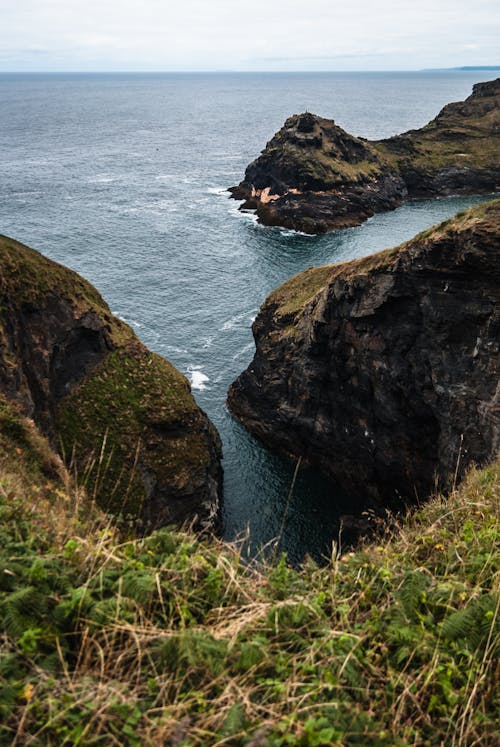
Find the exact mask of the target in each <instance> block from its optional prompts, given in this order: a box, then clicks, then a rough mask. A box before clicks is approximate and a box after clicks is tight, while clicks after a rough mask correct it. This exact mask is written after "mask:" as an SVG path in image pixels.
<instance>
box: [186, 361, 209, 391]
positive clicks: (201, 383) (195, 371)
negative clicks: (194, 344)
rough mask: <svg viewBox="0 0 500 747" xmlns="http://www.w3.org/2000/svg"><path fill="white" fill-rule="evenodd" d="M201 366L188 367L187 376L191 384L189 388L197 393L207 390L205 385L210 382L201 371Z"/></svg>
mask: <svg viewBox="0 0 500 747" xmlns="http://www.w3.org/2000/svg"><path fill="white" fill-rule="evenodd" d="M201 369H202V366H188V367H187V376H188V379H189V380H190V382H191V387H192V388H193V389H196V390H197V391H199V392H202V391H203V390H204V389H206V388H207V386H206V383H207V381H210V379H209V378H208V376H207V375H206V374H204V373H203V371H202V370H201Z"/></svg>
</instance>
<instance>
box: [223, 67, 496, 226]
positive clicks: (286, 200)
mask: <svg viewBox="0 0 500 747" xmlns="http://www.w3.org/2000/svg"><path fill="white" fill-rule="evenodd" d="M498 188H500V78H497V79H496V80H493V81H489V82H486V83H478V84H476V85H475V86H474V88H473V92H472V94H471V95H470V96H469V98H467V99H466V100H465V101H463V102H459V103H453V104H448V105H447V106H445V107H444V108H443V109H442V111H441V112H440V113H439V114H438V116H437V117H436V118H435V119H433V120H432V122H430V123H429V124H427V125H426V126H425V127H422V128H421V129H419V130H411V131H409V132H406V133H404V134H402V135H398V136H395V137H392V138H388V139H386V140H378V141H368V140H365V139H363V138H359V137H354V136H353V135H350V134H349V133H347V132H345V130H343V129H342V128H341V127H339V126H338V125H336V124H335V122H334V121H333V120H329V119H324V118H323V117H318V116H316V115H314V114H311V113H308V112H306V113H304V114H300V115H294V116H292V117H290V118H289V119H287V120H286V122H285V124H284V126H283V127H282V129H281V130H280V131H279V132H278V133H276V135H275V136H274V137H273V138H272V140H271V141H270V142H269V143H268V144H267V145H266V147H265V149H264V150H263V151H262V154H261V155H260V156H259V157H258V158H257V159H256V160H255V161H253V163H251V164H250V165H249V166H248V167H247V169H246V172H245V178H244V180H243V181H242V182H241V183H240V184H239V185H238V186H237V187H232V188H231V189H230V191H231V193H232V196H233V197H234V198H235V199H239V200H244V203H243V205H242V209H255V210H256V211H257V215H258V219H259V221H260V222H261V223H264V224H266V225H280V226H286V227H288V228H293V229H296V230H300V231H305V232H307V233H323V232H325V231H329V230H332V229H334V228H340V227H345V226H355V225H358V224H359V223H362V222H363V221H364V220H366V218H368V217H369V216H371V215H373V214H374V213H376V212H380V211H382V210H391V209H393V208H395V207H397V206H398V205H400V204H401V202H402V201H403V200H405V199H408V198H412V197H433V196H436V195H450V194H458V193H481V192H492V191H494V190H496V189H498Z"/></svg>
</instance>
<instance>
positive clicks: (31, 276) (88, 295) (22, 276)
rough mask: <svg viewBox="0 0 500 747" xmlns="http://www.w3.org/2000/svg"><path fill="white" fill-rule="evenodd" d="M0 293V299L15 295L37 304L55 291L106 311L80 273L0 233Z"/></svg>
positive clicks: (17, 297)
mask: <svg viewBox="0 0 500 747" xmlns="http://www.w3.org/2000/svg"><path fill="white" fill-rule="evenodd" d="M0 293H1V297H2V298H4V297H6V296H8V297H15V298H16V299H17V301H18V302H19V303H20V304H22V303H32V304H39V303H41V302H43V300H44V299H45V297H46V296H47V294H49V293H55V294H57V295H58V296H59V297H62V298H68V299H70V300H71V301H73V302H75V303H79V304H81V305H83V306H85V307H86V308H87V309H94V310H98V311H99V312H101V313H102V312H105V313H108V314H109V307H108V305H107V303H106V302H105V301H104V299H103V298H102V297H101V295H100V294H99V292H98V291H97V290H96V289H95V288H94V287H93V286H92V285H91V284H90V283H89V282H87V281H86V280H84V279H83V278H82V277H81V276H80V275H78V274H77V273H76V272H73V270H70V269H68V268H67V267H64V266H63V265H60V264H58V263H57V262H54V261H53V260H51V259H48V258H47V257H44V256H43V255H42V254H40V252H37V251H36V250H35V249H30V247H27V246H25V245H24V244H21V243H20V242H19V241H15V240H14V239H11V238H9V237H8V236H0Z"/></svg>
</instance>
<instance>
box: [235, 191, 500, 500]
mask: <svg viewBox="0 0 500 747" xmlns="http://www.w3.org/2000/svg"><path fill="white" fill-rule="evenodd" d="M499 301H500V200H499V201H495V202H491V203H487V204H484V205H480V206H478V207H477V208H473V209H471V210H469V211H467V212H465V213H462V214H460V213H459V214H458V215H457V216H456V217H455V218H453V219H451V220H449V221H446V222H445V223H442V224H441V225H438V226H436V227H434V228H433V229H430V230H429V231H426V232H424V233H422V234H420V235H418V236H417V237H416V238H415V239H413V240H412V241H409V242H407V243H405V244H402V245H401V246H399V247H396V248H393V249H387V250H385V251H383V252H380V253H377V254H374V255H372V256H369V257H366V258H363V259H359V260H354V261H351V262H346V263H342V264H338V265H332V266H328V267H318V268H311V269H309V270H306V271H305V272H303V273H300V274H299V275H297V276H295V277H294V278H291V279H290V280H289V281H287V282H286V283H284V285H282V286H281V287H280V288H278V289H277V290H276V291H274V292H273V293H272V294H271V295H270V296H269V297H268V299H267V300H266V302H265V303H264V305H263V306H262V308H261V310H260V313H259V315H258V316H257V319H256V320H255V323H254V326H253V332H254V337H255V341H256V353H255V357H254V360H253V362H252V363H251V365H250V366H249V367H248V369H247V370H246V371H245V372H244V373H243V374H241V376H240V377H239V378H238V379H237V380H236V382H234V384H233V385H232V387H231V389H230V391H229V395H228V403H229V405H230V408H231V410H232V411H233V412H234V413H235V415H236V416H237V417H238V418H239V419H240V420H241V421H242V423H243V424H244V425H245V427H246V428H248V430H250V431H251V432H252V433H254V434H255V435H256V436H258V437H259V438H260V439H261V440H262V441H264V443H265V444H266V445H268V446H269V447H270V448H273V449H277V450H279V451H282V452H284V453H286V454H288V455H291V456H294V457H298V456H302V457H303V458H304V459H305V460H306V461H307V462H309V463H311V464H315V465H317V466H318V467H319V468H320V469H321V470H322V471H323V472H324V473H325V474H326V475H328V476H329V477H331V478H332V479H334V480H336V481H338V482H339V483H340V484H341V485H342V486H343V487H344V489H345V490H347V491H350V492H351V493H353V494H357V495H359V496H366V497H367V498H370V499H373V500H376V501H384V502H385V501H391V500H392V499H394V498H395V497H397V496H401V497H404V498H410V499H411V498H415V497H423V496H426V495H428V494H429V493H430V492H431V491H432V490H433V489H434V488H435V487H436V486H439V487H444V488H446V487H449V486H450V484H451V483H453V481H454V480H455V479H459V478H460V477H461V475H462V474H463V472H464V470H465V469H466V468H467V466H468V465H470V464H471V463H473V462H476V463H484V462H485V461H487V460H488V459H490V458H491V457H493V456H494V455H495V454H496V452H497V451H498V446H499V426H500V384H499V348H500V306H499Z"/></svg>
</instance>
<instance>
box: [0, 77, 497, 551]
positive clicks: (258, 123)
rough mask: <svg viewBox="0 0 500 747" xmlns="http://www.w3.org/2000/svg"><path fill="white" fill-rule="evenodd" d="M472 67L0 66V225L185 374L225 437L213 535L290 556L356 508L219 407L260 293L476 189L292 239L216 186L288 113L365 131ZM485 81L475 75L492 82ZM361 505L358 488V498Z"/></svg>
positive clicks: (391, 126)
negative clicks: (52, 70) (178, 70)
mask: <svg viewBox="0 0 500 747" xmlns="http://www.w3.org/2000/svg"><path fill="white" fill-rule="evenodd" d="M485 75H486V77H488V74H487V73H477V72H472V73H433V74H430V73H427V74H413V73H394V74H386V73H384V74H381V73H380V74H359V73H357V74H349V73H343V74H333V73H328V74H327V73H325V74H223V75H222V74H221V75H166V74H165V75H163V74H162V75H142V74H140V75H52V76H50V75H40V76H29V75H22V76H20V75H1V76H0V153H1V174H2V177H1V179H0V232H1V233H4V234H7V235H10V236H13V237H14V238H16V239H18V240H20V241H22V242H24V243H26V244H28V245H30V246H33V247H35V248H37V249H39V250H40V251H42V252H43V253H45V254H46V255H47V256H49V257H51V258H53V259H55V260H57V261H59V262H62V263H64V264H66V265H68V266H70V267H72V268H73V269H75V270H77V271H78V272H80V273H81V274H82V275H84V276H85V277H86V278H88V279H89V280H90V281H91V282H92V283H93V284H94V285H96V286H97V288H99V290H100V291H101V293H102V294H103V295H104V297H105V298H106V300H107V301H108V302H109V304H110V306H111V309H112V310H113V311H114V313H116V314H118V315H120V316H121V317H123V318H124V319H126V321H128V322H129V323H130V324H131V325H132V327H133V328H134V329H135V330H136V332H137V333H138V335H139V336H140V337H141V339H142V340H143V341H144V342H145V343H146V344H147V345H149V346H150V347H151V348H153V349H154V350H156V351H157V352H159V353H160V354H162V355H164V356H166V357H167V358H169V359H170V360H171V361H172V362H173V363H174V364H175V365H177V366H178V368H179V369H180V370H181V371H183V372H185V373H186V374H187V375H188V376H190V378H191V379H192V380H193V392H194V394H195V396H196V398H197V400H198V402H199V404H200V405H201V406H202V407H203V408H204V409H205V410H206V411H207V412H208V414H209V415H210V417H211V418H212V419H213V421H214V422H215V424H216V425H217V427H218V428H219V431H220V433H221V435H222V439H223V444H224V469H225V502H224V512H223V522H224V535H225V537H226V538H228V539H233V538H235V537H236V536H238V535H239V534H241V533H242V532H245V531H246V529H247V527H248V528H249V531H250V534H251V537H252V541H253V543H254V547H256V546H259V545H261V544H263V543H266V542H269V541H270V540H272V539H273V538H274V537H276V536H277V535H278V534H279V533H280V530H281V528H282V529H283V535H282V545H281V546H282V548H283V549H285V550H287V551H288V553H289V556H290V557H291V559H292V560H299V559H300V558H301V557H303V555H304V554H305V553H311V554H313V555H314V556H316V557H318V556H319V555H321V554H322V553H329V552H330V549H331V542H332V539H333V538H335V537H336V535H337V529H338V517H339V515H340V514H342V513H346V512H349V511H350V510H351V509H352V507H353V504H352V502H350V501H346V500H345V499H343V498H342V496H341V495H340V493H339V491H338V490H337V489H336V488H335V486H332V485H329V484H326V483H325V482H324V481H322V480H321V478H320V477H319V476H318V475H317V474H314V473H312V472H310V471H309V472H306V471H303V472H300V473H299V478H298V481H297V483H296V485H295V489H294V491H293V494H292V496H291V499H290V500H288V498H289V493H290V487H291V481H292V474H293V469H294V465H291V464H289V463H287V462H285V461H283V460H282V459H280V458H278V457H277V456H275V455H273V454H270V453H269V452H268V451H266V450H265V449H264V448H263V447H262V446H260V445H259V444H258V443H257V442H256V441H255V440H254V439H253V438H252V437H251V436H249V435H248V434H247V433H246V432H245V431H244V430H243V429H242V428H241V427H240V426H239V425H238V423H236V422H235V421H234V420H233V419H232V418H231V416H230V415H229V414H228V412H227V410H226V408H225V405H224V401H225V396H226V392H227V388H228V386H229V384H230V383H231V381H233V379H234V378H236V376H237V375H238V374H239V373H240V372H241V371H242V370H243V369H244V368H245V367H246V366H247V365H248V363H249V361H250V360H251V358H252V355H253V342H252V334H251V329H250V327H251V322H252V319H253V318H254V316H255V314H256V313H257V310H258V308H259V306H260V304H261V303H262V302H263V301H264V299H265V297H266V295H267V294H268V293H269V291H271V290H272V289H273V288H275V287H276V286H277V285H278V284H280V283H281V282H283V281H284V280H285V279H286V278H287V277H289V276H290V275H292V274H295V273H296V272H299V271H300V270H302V269H304V268H305V267H308V266H310V265H313V264H314V265H317V264H325V263H327V262H336V261H339V260H342V259H346V258H350V257H356V256H361V255H364V254H368V253H371V252H374V251H377V250H379V249H382V248H384V247H386V246H390V245H394V244H397V243H399V242H400V241H402V240H404V239H407V238H410V237H411V236H413V235H414V234H415V233H417V232H418V231H420V230H422V229H424V228H425V227H427V226H429V225H431V224H433V223H435V222H437V221H439V220H441V219H444V218H446V217H448V216H449V215H451V214H452V213H454V212H456V211H457V210H458V209H461V208H463V207H464V206H467V205H470V204H473V203H474V202H477V201H479V200H480V199H481V198H477V199H476V198H460V199H446V200H436V201H426V202H414V203H411V204H407V205H405V206H404V207H402V208H401V209H399V210H397V211H395V212H392V213H387V214H384V215H378V216H376V217H374V218H372V219H371V220H370V221H368V222H367V223H366V224H364V225H363V226H360V227H359V228H353V229H347V230H343V231H337V232H335V233H332V234H328V235H326V236H320V237H307V236H303V235H298V234H294V233H292V232H290V231H285V230H280V229H275V228H263V227H261V226H258V225H256V224H255V222H254V221H253V220H252V218H251V217H249V216H243V215H242V214H239V213H238V212H237V204H236V203H235V202H234V201H230V200H228V198H227V195H226V194H225V193H224V189H225V188H226V187H228V186H231V185H233V184H236V183H237V182H238V181H240V179H241V178H242V176H243V173H244V169H245V166H246V165H247V163H248V162H249V161H250V160H252V159H253V158H255V157H256V156H257V155H258V153H259V151H260V149H261V148H262V147H263V146H264V144H265V143H266V142H267V140H269V138H270V137H271V136H272V135H273V133H274V132H275V131H276V130H277V129H278V128H279V127H280V126H281V124H282V122H283V121H284V119H285V118H286V117H288V116H289V115H290V114H293V113H297V112H300V111H303V110H305V109H308V110H309V111H313V112H316V113H318V114H322V115H324V116H327V117H332V118H334V119H335V120H336V121H337V123H338V124H340V125H341V126H343V127H345V128H346V129H348V130H349V131H350V132H352V133H354V134H357V135H362V136H365V137H369V138H374V137H382V136H388V135H391V134H394V133H396V132H401V131H403V130H405V129H409V128H412V127H418V126H420V125H422V124H423V123H425V122H426V121H427V120H429V119H430V118H431V117H433V116H434V115H435V114H436V113H437V111H438V110H439V109H440V108H441V106H443V105H444V104H445V103H447V102H449V101H454V100H460V99H462V98H464V97H465V96H467V95H468V94H469V93H470V91H471V88H472V84H473V83H474V82H476V81H477V80H478V79H481V76H483V77H484V76H485ZM492 76H493V74H490V75H489V77H492ZM361 497H362V496H361Z"/></svg>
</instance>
